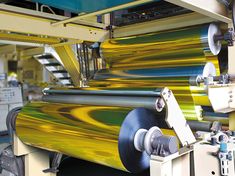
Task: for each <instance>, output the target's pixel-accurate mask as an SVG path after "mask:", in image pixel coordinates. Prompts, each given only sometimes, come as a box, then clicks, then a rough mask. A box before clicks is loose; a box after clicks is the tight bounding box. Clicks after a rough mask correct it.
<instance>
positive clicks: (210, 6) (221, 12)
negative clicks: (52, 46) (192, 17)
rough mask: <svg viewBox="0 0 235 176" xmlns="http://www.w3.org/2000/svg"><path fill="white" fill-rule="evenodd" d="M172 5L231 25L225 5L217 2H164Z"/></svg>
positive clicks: (189, 0)
mask: <svg viewBox="0 0 235 176" xmlns="http://www.w3.org/2000/svg"><path fill="white" fill-rule="evenodd" d="M165 1H167V2H170V3H172V4H176V5H178V6H181V7H184V8H186V9H189V10H192V11H195V12H198V13H201V14H203V15H205V16H208V17H211V18H213V19H215V20H216V21H221V22H225V23H231V19H230V18H229V17H228V12H227V10H226V7H225V5H223V4H221V3H219V2H218V0H165Z"/></svg>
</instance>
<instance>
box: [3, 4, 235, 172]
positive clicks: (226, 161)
mask: <svg viewBox="0 0 235 176" xmlns="http://www.w3.org/2000/svg"><path fill="white" fill-rule="evenodd" d="M35 1H36V0H35ZM91 1H92V0H91ZM37 2H40V3H45V4H47V5H50V6H53V7H57V8H63V7H61V5H62V6H63V3H64V8H65V7H66V8H65V9H66V10H71V11H73V12H77V11H79V10H80V9H79V8H80V7H82V6H76V8H75V6H69V4H66V1H61V4H57V3H56V0H54V1H53V0H52V1H47V0H41V1H40V0H38V1H37ZM79 2H81V1H79ZM105 2H107V1H105ZM105 2H103V4H105ZM148 2H150V1H147V2H144V3H148ZM167 2H170V3H172V4H175V5H177V11H174V15H172V14H171V15H170V14H169V13H167V15H166V16H165V17H163V18H162V16H161V15H159V14H155V16H152V15H149V16H148V18H150V17H151V19H150V21H147V22H146V21H142V20H143V18H142V17H138V18H137V19H136V17H135V15H134V16H133V14H137V12H138V13H141V14H142V15H143V14H144V13H145V11H144V8H140V9H138V11H135V10H136V8H137V7H136V5H138V4H135V3H138V1H124V2H121V1H115V2H113V3H114V4H112V3H107V4H106V11H105V9H103V7H102V6H99V5H97V6H96V8H95V9H94V7H93V6H91V7H89V6H84V8H85V9H86V10H85V11H86V12H87V13H85V15H84V16H85V17H86V15H87V16H88V17H89V14H92V13H93V15H100V14H107V13H111V12H113V11H115V12H114V13H113V14H112V15H114V18H118V20H116V21H115V20H114V21H113V23H114V24H116V25H120V26H117V27H116V26H114V25H111V24H109V25H108V26H107V28H106V29H105V30H106V31H107V33H106V35H108V36H109V37H108V38H106V39H105V40H103V39H99V40H93V38H92V37H91V36H87V37H88V38H87V41H92V45H91V46H90V48H92V49H94V50H96V51H97V52H98V55H99V56H100V57H101V58H102V59H104V60H105V62H106V65H108V68H103V69H101V70H98V71H97V72H96V73H95V74H94V75H93V77H92V79H90V80H89V81H88V84H87V82H85V83H84V82H80V83H79V84H80V85H79V86H78V85H75V86H74V87H67V88H48V89H45V90H44V91H43V93H44V95H43V97H42V100H41V101H39V102H30V103H28V104H27V105H25V106H24V107H19V108H15V109H13V110H12V111H11V112H10V113H9V114H8V117H7V126H8V132H9V134H10V136H11V139H12V145H10V146H9V147H7V148H6V149H5V150H4V151H3V152H2V153H1V155H0V168H1V171H2V174H4V176H11V175H16V176H55V175H60V169H63V166H62V167H60V164H62V163H63V162H62V161H63V156H64V155H65V156H69V157H73V158H79V159H82V160H86V161H90V162H92V164H90V165H91V168H92V167H94V166H93V165H94V163H96V164H100V165H104V166H108V167H110V168H114V169H117V170H122V171H125V172H127V173H133V174H139V173H142V172H144V171H146V170H147V171H148V170H149V173H148V172H147V174H146V173H145V174H146V175H151V176H179V175H182V176H204V175H205V176H207V175H215V176H220V175H221V176H233V175H235V128H234V123H235V122H234V119H235V117H234V111H235V84H234V81H235V67H234V66H235V62H234V59H233V57H234V56H235V47H234V36H235V35H234V31H233V28H234V26H233V22H234V19H233V9H235V3H234V2H233V1H231V2H230V1H220V2H219V1H216V0H210V1H208V2H204V1H194V0H184V1H180V0H176V1H173V0H172V1H170V0H169V1H167ZM86 3H88V2H86ZM116 3H117V4H116ZM131 3H134V5H133V8H132V9H129V11H128V13H127V14H126V12H125V13H124V14H123V15H122V18H125V20H123V21H120V16H118V15H117V16H115V13H117V10H120V9H122V10H123V9H126V8H127V7H125V4H131ZM156 3H162V2H161V1H160V2H158V1H157V2H156ZM203 3H205V4H206V3H208V4H207V5H208V6H206V7H205V5H204V4H203ZM210 3H211V4H210ZM80 5H81V4H80ZM210 5H211V6H210ZM118 7H120V9H118ZM144 7H145V8H147V9H148V11H149V12H155V9H154V8H153V7H151V6H150V7H149V6H148V4H145V6H144ZM180 7H182V8H180ZM71 8H72V9H71ZM169 8H172V7H171V6H169ZM228 9H229V10H228ZM168 10H169V9H168ZM99 11H101V12H100V14H99V13H98V12H99ZM133 11H134V12H133ZM192 11H195V12H197V13H199V14H196V15H195V14H193V15H195V16H197V18H195V21H192V22H189V24H188V23H185V22H184V21H182V19H184V18H186V17H184V16H181V15H185V14H186V16H187V17H188V15H189V16H190V15H192V14H191V13H192ZM223 11H226V13H223ZM164 12H165V11H164ZM167 12H168V11H167ZM170 12H172V11H170ZM119 13H123V11H120V12H119ZM172 13H173V12H172ZM227 13H231V14H230V15H227V16H226V14H227ZM201 15H204V16H203V17H201ZM81 16H82V15H81ZM78 17H79V16H78ZM78 17H73V18H78ZM85 17H84V18H85ZM109 17H110V16H109ZM177 17H179V19H178V20H177ZM73 18H68V19H65V20H61V21H57V22H55V24H54V25H55V26H54V27H56V26H57V25H58V27H59V26H60V25H61V24H62V25H64V27H66V25H67V24H69V23H70V22H72V19H73ZM146 18H147V17H146ZM152 18H153V19H152ZM208 18H209V19H208ZM81 19H82V18H78V19H77V20H81ZM110 19H111V18H110ZM110 19H109V22H110V21H112V20H110ZM127 19H128V20H129V23H133V24H132V26H129V28H128V25H125V23H127V22H126V20H127ZM192 19H194V18H192ZM203 19H204V20H205V21H204V22H203V24H200V22H198V21H202V20H203ZM152 20H156V21H157V23H156V24H154V26H152V27H151V25H152V24H151V22H153V21H152ZM164 20H166V22H164ZM136 21H137V22H140V23H136ZM169 22H172V24H169ZM56 23H58V24H56ZM142 23H143V26H144V27H143V26H142V27H141V24H142ZM145 24H146V26H145ZM122 25H123V26H122ZM138 25H140V26H139V28H138ZM155 25H159V26H155ZM68 26H69V25H68ZM0 27H1V25H0ZM115 27H116V28H115ZM148 27H149V28H148ZM134 29H135V30H134ZM90 33H92V32H90ZM97 33H98V32H97ZM82 37H83V36H82ZM89 37H90V38H89ZM106 37H107V36H106ZM91 38H92V39H91ZM82 40H86V39H85V38H84V39H82ZM53 47H54V49H55V51H57V52H58V53H59V50H58V49H56V48H57V47H58V44H57V45H56V46H53ZM59 47H61V46H60V44H59ZM221 48H222V49H225V52H227V55H223V56H221V57H222V59H218V58H217V56H218V57H220V56H219V53H220V51H221ZM66 50H67V51H68V48H65V50H64V51H65V52H67V51H66ZM70 56H71V55H70ZM225 58H227V59H228V61H227V66H228V70H226V69H224V70H223V73H222V71H220V72H219V73H218V70H219V69H221V65H223V64H221V62H222V63H223V62H226V61H225V60H226V59H225ZM61 60H62V62H64V61H63V59H61ZM65 62H66V61H65ZM225 65H226V64H225ZM64 66H65V69H66V68H67V66H66V63H64ZM74 68H75V67H74ZM74 68H73V69H71V65H70V70H69V69H68V72H69V73H70V75H71V76H73V79H75V78H77V77H78V76H76V73H75V71H74V70H75V69H74ZM71 70H72V71H71ZM74 73H75V78H74ZM73 82H74V84H75V82H76V81H73ZM199 105H200V106H201V107H202V108H203V107H211V108H212V109H213V114H216V115H218V116H219V115H221V114H227V115H228V116H229V120H228V121H229V122H228V123H229V124H228V125H227V126H226V127H225V125H224V124H223V122H221V121H220V120H217V119H216V118H215V119H216V120H212V121H209V120H206V118H205V119H201V115H198V111H197V108H198V106H199ZM199 112H201V109H200V110H199ZM221 116H222V115H221ZM72 161H73V160H72ZM73 162H74V163H76V161H73ZM79 164H81V165H82V163H79V162H78V165H79ZM95 167H98V166H95ZM77 168H78V170H76V169H77ZM87 169H88V170H89V164H88V167H87ZM114 171H115V170H114ZM73 172H75V173H76V175H80V173H79V166H77V167H76V166H75V169H74V171H73ZM103 172H105V171H103ZM105 174H106V173H105ZM114 175H115V174H114ZM121 175H123V173H121Z"/></svg>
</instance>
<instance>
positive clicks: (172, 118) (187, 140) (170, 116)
mask: <svg viewBox="0 0 235 176" xmlns="http://www.w3.org/2000/svg"><path fill="white" fill-rule="evenodd" d="M161 97H162V99H163V100H164V102H165V104H166V119H165V120H166V123H167V124H168V126H169V127H170V128H173V129H174V131H175V133H176V135H177V136H178V138H179V141H180V142H181V144H182V145H183V146H185V145H189V144H192V143H195V142H196V138H195V137H194V135H193V132H192V130H191V129H190V127H189V125H188V123H187V121H186V119H185V117H184V114H183V112H182V111H181V109H180V107H179V104H178V103H177V101H176V99H175V96H174V95H173V93H172V91H171V90H169V89H168V88H164V89H163V90H162V92H161Z"/></svg>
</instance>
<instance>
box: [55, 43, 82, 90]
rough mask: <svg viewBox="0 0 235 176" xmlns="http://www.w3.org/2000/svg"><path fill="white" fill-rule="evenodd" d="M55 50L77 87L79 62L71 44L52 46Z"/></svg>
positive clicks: (79, 74)
mask: <svg viewBox="0 0 235 176" xmlns="http://www.w3.org/2000/svg"><path fill="white" fill-rule="evenodd" d="M54 49H55V51H56V52H57V54H58V55H59V57H60V59H61V61H62V63H63V65H64V68H65V69H66V70H67V72H68V73H69V75H70V76H71V79H72V81H73V84H74V85H75V86H77V87H80V86H81V72H80V64H79V62H78V59H77V57H76V55H75V53H74V51H73V50H72V47H71V45H63V46H56V47H54Z"/></svg>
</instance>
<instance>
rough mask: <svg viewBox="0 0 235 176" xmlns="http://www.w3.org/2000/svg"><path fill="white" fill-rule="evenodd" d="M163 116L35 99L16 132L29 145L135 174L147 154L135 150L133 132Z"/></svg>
mask: <svg viewBox="0 0 235 176" xmlns="http://www.w3.org/2000/svg"><path fill="white" fill-rule="evenodd" d="M162 117H164V114H156V113H154V112H153V111H150V110H147V109H145V108H134V109H133V108H128V107H126V108H122V107H114V106H94V105H86V106H85V105H72V104H60V103H50V104H49V103H43V102H38V103H30V104H28V105H26V106H25V107H24V108H23V109H22V111H21V112H20V113H19V115H18V116H17V118H16V133H17V136H18V137H19V138H20V139H21V140H22V141H23V142H24V143H26V144H28V145H31V146H35V147H38V148H42V149H46V150H49V151H55V152H60V153H63V154H66V155H68V156H72V157H75V158H81V159H84V160H88V161H91V162H95V163H99V164H102V165H106V166H109V167H112V168H116V169H120V170H124V171H129V172H133V173H137V172H141V171H143V170H145V169H147V168H148V167H149V159H150V156H149V154H147V153H146V152H139V151H138V150H136V148H135V146H134V137H135V134H136V132H137V131H138V130H139V129H146V130H149V129H150V128H151V127H153V126H158V123H159V120H161V118H162Z"/></svg>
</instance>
